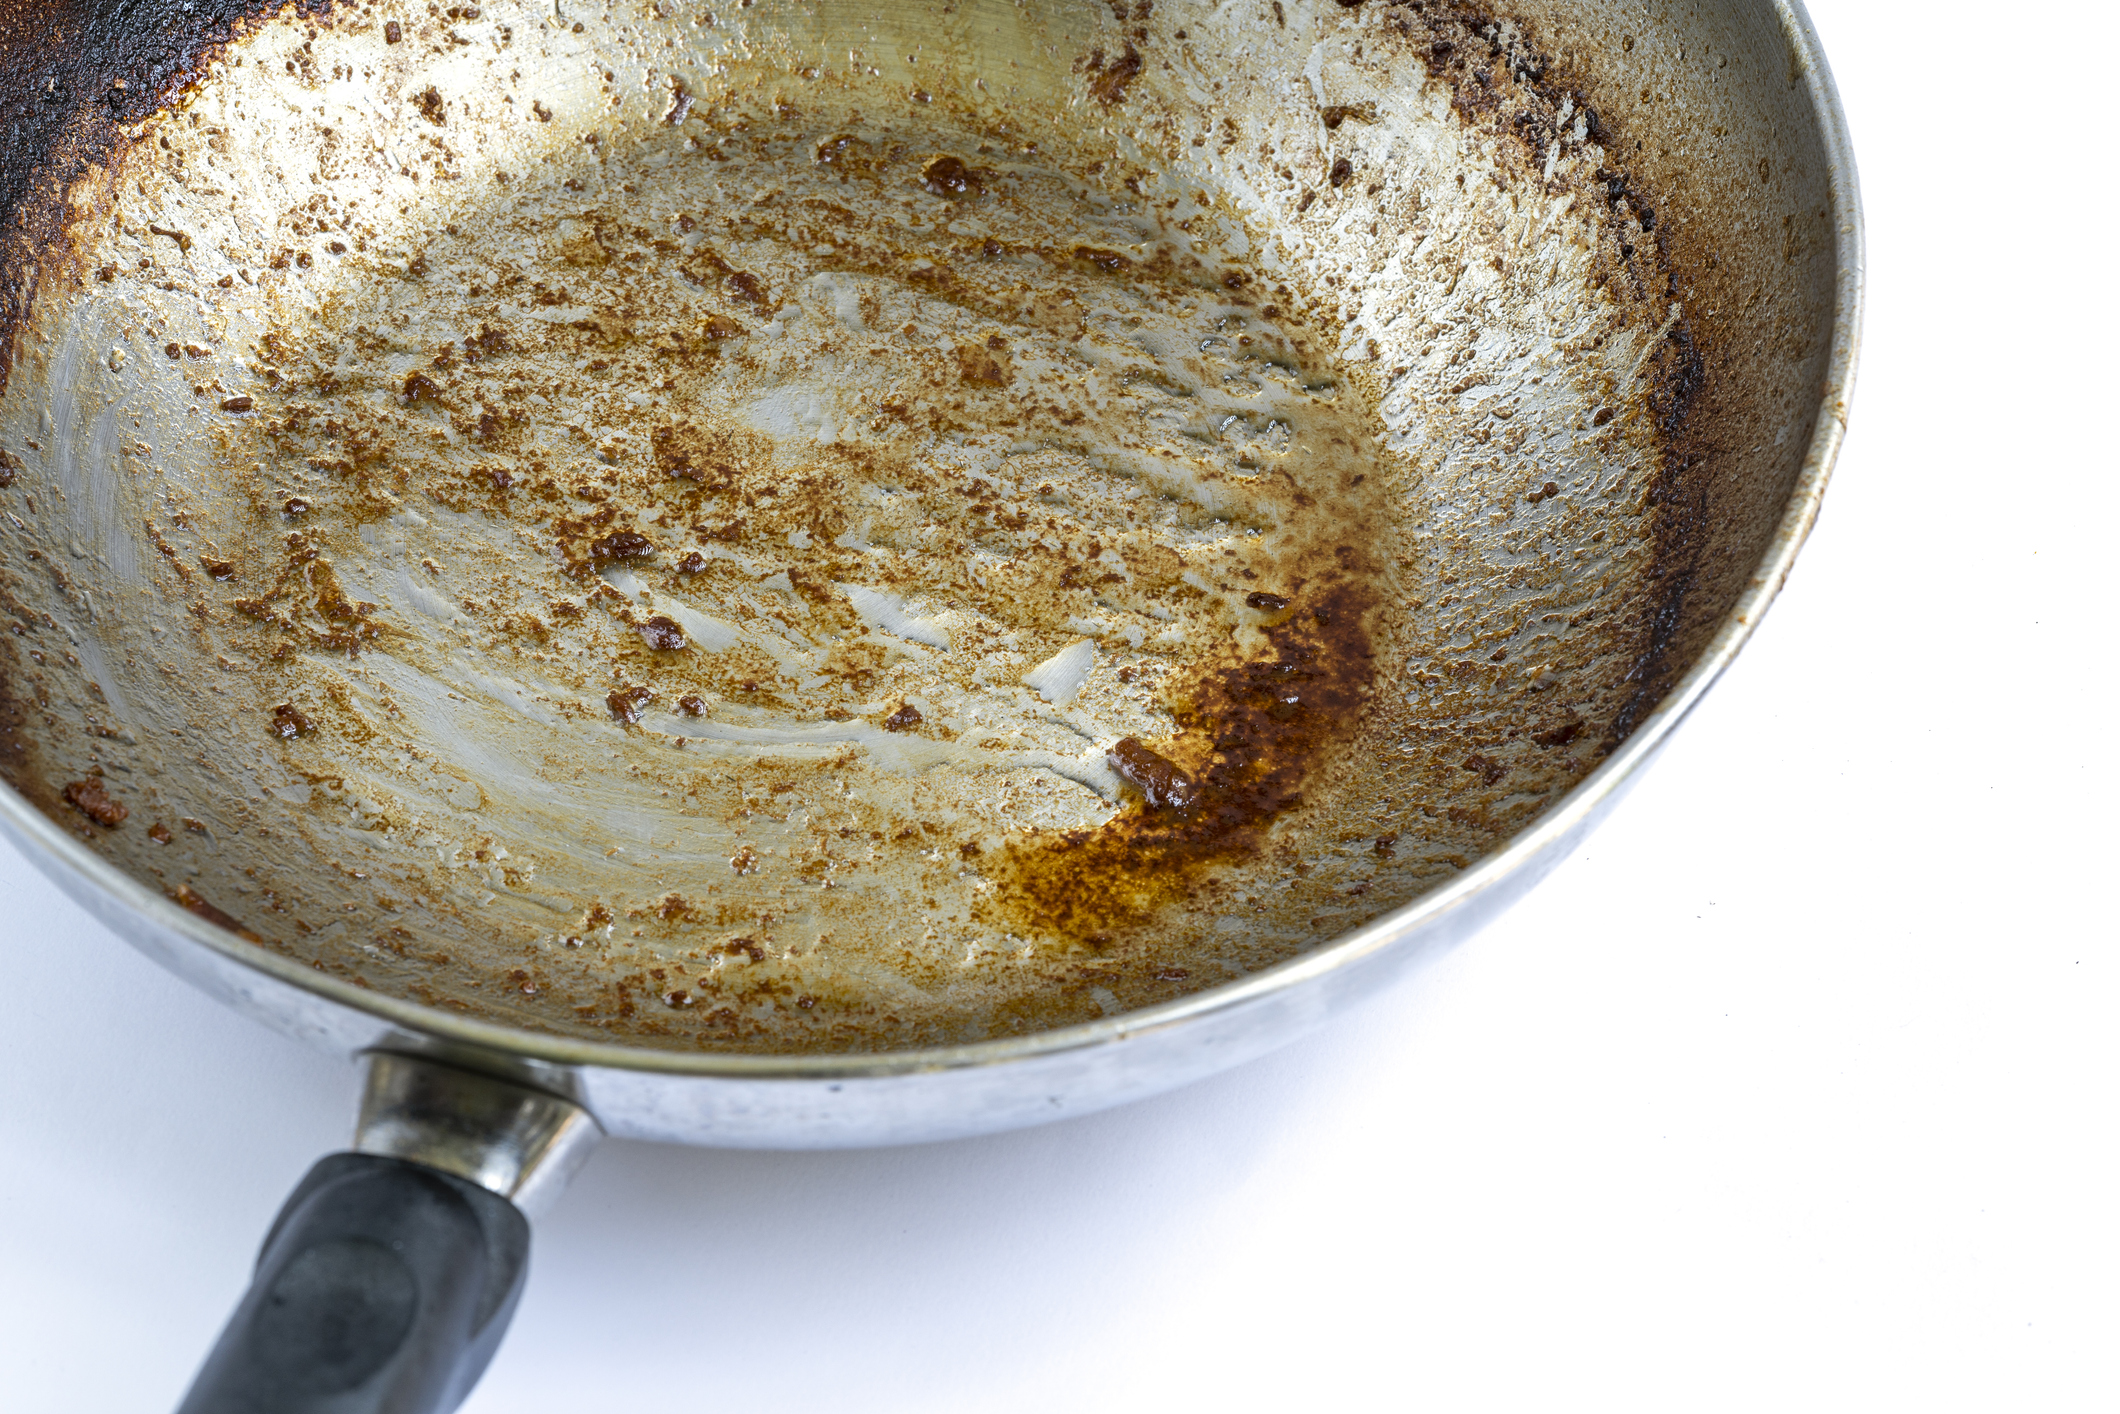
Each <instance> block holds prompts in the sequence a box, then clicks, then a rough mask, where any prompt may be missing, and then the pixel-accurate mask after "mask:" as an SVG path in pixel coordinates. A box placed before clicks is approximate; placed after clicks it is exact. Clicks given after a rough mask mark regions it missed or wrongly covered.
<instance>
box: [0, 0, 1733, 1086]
mask: <svg viewBox="0 0 2120 1414" xmlns="http://www.w3.org/2000/svg"><path fill="white" fill-rule="evenodd" d="M387 8H388V7H381V8H376V9H363V10H359V11H354V10H340V11H337V12H336V13H334V14H333V15H332V16H331V20H330V23H328V24H327V23H320V22H318V21H317V20H316V19H314V18H304V17H303V16H301V15H300V14H297V13H294V12H288V13H286V14H283V15H281V16H280V17H278V18H273V19H268V20H265V21H261V22H260V23H259V24H258V25H257V26H255V28H254V29H253V30H252V31H250V32H249V33H248V34H246V36H245V37H244V38H243V39H242V40H240V41H239V42H238V43H236V44H235V45H233V46H231V48H230V49H229V51H228V52H227V53H226V54H224V55H223V56H222V57H221V60H220V62H219V63H218V64H217V65H216V66H215V68H214V70H213V72H212V73H211V75H210V76H209V77H208V78H206V79H205V80H204V81H203V82H202V83H200V84H199V85H198V86H197V87H196V88H195V89H193V90H192V91H191V92H189V93H188V94H187V95H186V96H185V97H184V99H183V101H182V102H181V103H180V104H178V105H177V106H175V107H173V108H172V109H171V110H170V111H168V112H166V113H165V114H163V115H161V116H159V117H157V118H155V119H153V120H151V121H150V122H149V123H148V124H146V125H145V126H144V127H143V129H142V130H141V131H140V133H139V134H138V135H137V137H136V139H135V140H134V141H133V142H132V143H131V144H130V145H129V146H128V147H127V148H126V149H125V150H124V151H123V152H122V153H121V154H119V155H118V156H117V157H116V158H115V159H114V161H113V163H112V164H111V165H110V167H108V168H107V169H106V170H103V171H100V172H98V173H96V174H94V175H93V176H91V177H90V178H89V179H86V180H85V181H84V182H83V183H81V184H80V187H79V189H78V191H77V192H76V193H75V195H74V197H73V200H74V201H75V205H76V208H77V211H78V213H79V214H78V216H77V219H76V220H75V222H74V224H73V226H72V228H71V241H72V244H71V246H70V248H69V249H68V251H67V252H66V253H65V255H66V258H65V260H64V261H63V262H58V263H56V264H54V265H53V267H52V269H51V270H50V271H49V272H48V274H47V277H46V286H45V288H44V289H43V290H41V291H40V295H39V298H38V300H37V303H36V305H35V308H34V312H33V315H32V318H31V321H30V323H29V325H28V326H27V327H26V328H25V329H24V331H23V332H22V335H21V337H20V339H19V342H18V353H17V357H16V361H15V365H14V370H13V374H12V376H11V378H10V381H9V383H8V385H7V387H6V390H5V394H4V399H0V428H4V429H5V431H4V434H0V440H4V445H5V448H6V451H7V461H6V467H7V476H8V479H9V481H10V483H11V486H10V489H9V490H8V492H7V493H6V494H7V495H8V496H9V497H10V498H12V499H13V500H16V501H19V502H20V503H21V504H20V506H19V507H18V508H15V509H16V515H15V517H14V519H15V521H16V526H17V527H18V528H19V533H18V534H15V535H12V536H10V537H8V538H7V539H6V540H5V543H4V546H0V555H4V557H5V567H6V574H7V583H8V590H7V594H8V602H7V606H6V607H7V610H8V612H9V613H10V614H11V615H12V618H13V627H14V628H15V632H14V634H13V635H12V636H11V640H10V645H9V646H10V648H11V649H12V651H13V653H14V661H13V663H12V666H10V667H9V668H8V670H7V679H6V691H7V693H8V694H9V706H8V710H9V711H10V712H11V714H12V717H13V720H14V722H15V724H16V727H17V731H16V736H15V744H16V746H17V748H18V749H17V750H16V752H15V754H14V755H13V756H12V757H11V759H10V760H9V762H8V770H9V774H10V781H11V783H12V784H13V785H14V786H15V787H16V788H17V789H18V790H20V791H22V792H24V793H25V794H26V795H28V796H30V797H31V798H32V799H34V800H37V801H39V802H40V803H41V804H43V805H45V806H46V808H47V809H48V810H49V811H50V812H51V813H53V815H54V816H55V817H56V818H59V819H62V820H64V821H66V822H68V823H69V825H70V826H72V827H74V828H77V829H78V831H79V832H80V834H81V835H82V836H83V838H85V839H88V840H90V841H92V842H93V843H94V845H95V846H96V847H97V848H98V849H99V850H101V851H103V852H105V853H106V854H107V855H109V856H110V857H111V858H113V859H115V860H116V861H118V862H119V863H120V864H121V865H122V866H123V867H125V868H127V869H129V870H131V871H133V872H134V873H136V874H138V875H140V876H142V877H145V878H149V879H152V880H153V881H155V882H156V883H157V884H158V885H159V886H160V887H162V888H164V889H165V890H166V891H168V892H169V893H170V894H171V895H172V896H174V897H176V898H178V899H179V900H180V901H181V902H183V903H185V904H186V905H187V906H189V907H191V908H193V909H194V910H195V911H199V912H202V913H205V914H206V915H207V916H209V917H213V918H215V919H217V920H220V921H222V922H224V923H225V924H226V925H227V926H230V927H234V928H237V929H240V930H242V931H243V932H245V933H246V934H247V935H249V936H251V937H252V938H254V939H255V940H257V941H258V942H259V943H260V944H261V945H263V946H267V947H271V948H275V949H278V950H281V951H283V952H286V953H289V954H291V955H293V956H295V957H298V958H301V959H303V960H306V961H309V962H312V963H313V964H314V965H315V966H317V967H318V968H320V969H323V970H325V971H328V972H332V973H335V974H339V975H342V976H347V977H350V978H352V979H354V980H356V981H357V982H358V983H360V984H361V985H363V986H368V987H372V988H375V989H378V990H381V991H386V992H390V993H393V994H398V995H403V996H408V997H412V998H415V999H418V1000H421V1001H425V1002H428V1003H431V1004H434V1005H438V1006H444V1007H449V1008H453V1009H456V1010H459V1011H464V1012H469V1013H472V1014H476V1015H479V1016H483V1017H487V1018H491V1019H496V1020H503V1021H508V1022H512V1023H516V1024H520V1025H523V1026H526V1027H531V1028H536V1029H543V1030H549V1031H559V1032H566V1033H574V1034H592V1035H600V1036H617V1037H621V1038H625V1039H629V1040H637V1041H640V1042H642V1043H644V1044H656V1045H669V1046H684V1047H691V1046H704V1047H720V1048H731V1049H754V1050H811V1049H814V1050H860V1049H872V1048H884V1047H896V1046H907V1045H916V1044H931V1043H935V1042H940V1041H957V1040H968V1039H976V1038H980V1037H985V1036H991V1035H1000V1034H1008V1033H1010V1032H1015V1031H1023V1030H1031V1029H1039V1028H1043V1027H1047V1026H1052V1025H1056V1024H1063V1023H1066V1022H1071V1021H1076V1020H1081V1019H1086V1018H1089V1017H1094V1016H1097V1015H1100V1014H1108V1013H1110V1012H1112V1011H1116V1010H1122V1009H1125V1008H1129V1007H1134V1006H1138V1005H1142V1004H1144V1003H1147V1002H1152V1001H1156V1000H1162V999H1165V998H1168V997H1171V996H1175V995H1179V994H1181V993H1184V992H1186V991H1190V990H1194V989H1198V988H1200V987H1203V986H1209V985H1213V984H1216V983H1220V982H1223V981H1226V980H1229V979H1231V978H1233V977H1237V976H1241V975H1244V974H1245V973H1247V972H1250V971H1252V970H1255V969H1257V968H1259V967H1262V966H1266V965H1270V964H1272V963H1274V962H1277V961H1280V960H1283V959H1285V958H1287V957H1290V956H1293V955H1296V954H1297V953H1300V952H1301V951H1303V950H1304V949H1306V948H1309V947H1311V946H1314V945H1315V944H1317V943H1319V942H1321V941H1324V940H1326V939H1328V938H1330V937H1332V936H1334V935H1336V934H1338V933H1340V932H1342V931H1344V930H1345V929H1347V928H1348V927H1351V926H1353V925H1356V924H1358V923H1360V922H1363V921H1365V920H1367V919H1368V918H1371V917H1374V916H1376V915H1377V914H1379V913H1381V912H1383V911H1386V910H1388V909H1391V908H1394V907H1397V906H1398V905H1400V904H1402V903H1404V902H1406V901H1408V900H1409V899H1411V898H1414V897H1416V896H1418V895H1419V894H1420V893H1421V892H1423V891H1424V890H1426V889H1429V888H1431V887H1433V886H1435V885H1436V884H1437V883H1439V882H1441V881H1443V880H1446V879H1448V878H1450V877H1452V876H1454V875H1455V873H1456V872H1457V871H1459V870H1461V869H1463V868H1465V867H1466V866H1467V865H1468V864H1469V863H1470V862H1471V861H1472V860H1474V859H1476V858H1477V857H1479V856H1480V855H1481V854H1483V853H1485V852H1487V851H1489V850H1491V849H1493V848H1494V847H1496V846H1497V845H1498V844H1499V843H1500V842H1501V841H1503V840H1505V839H1506V838H1507V837H1508V835H1509V834H1510V833H1512V832H1513V831H1514V830H1515V829H1517V828H1520V827H1521V826H1522V825H1523V824H1524V823H1526V822H1527V821H1529V820H1530V819H1531V818H1533V817H1534V816H1535V815H1536V814H1537V812H1538V811H1539V810H1541V809H1543V808H1544V807H1545V806H1546V805H1547V804H1548V803H1550V802H1551V801H1552V800H1553V799H1554V798H1556V797H1557V795H1558V794H1559V793H1561V792H1563V791H1565V789H1566V788H1567V787H1568V786H1570V785H1572V784H1573V783H1574V782H1575V781H1577V780H1579V779H1580V778H1581V777H1582V776H1583V775H1584V774H1585V773H1587V772H1588V771H1589V770H1590V769H1591V768H1592V767H1593V766H1594V765H1595V764H1596V763H1597V761H1598V760H1599V759H1600V758H1601V756H1602V754H1603V752H1604V751H1606V750H1608V749H1609V748H1610V746H1611V745H1612V744H1613V743H1614V742H1616V741H1617V740H1619V739H1620V738H1621V737H1622V736H1623V735H1624V733H1625V731H1626V730H1627V726H1628V722H1629V714H1630V713H1638V711H1639V710H1640V702H1641V694H1642V688H1641V683H1640V681H1639V680H1638V674H1639V672H1640V669H1641V666H1642V664H1643V662H1644V661H1645V653H1646V652H1647V649H1646V647H1645V645H1646V644H1647V643H1648V641H1649V639H1648V635H1649V634H1650V633H1651V632H1652V626H1651V625H1650V624H1649V623H1648V622H1647V617H1646V615H1645V611H1644V607H1643V606H1644V605H1645V604H1646V603H1648V602H1649V600H1650V598H1651V594H1650V591H1649V589H1648V588H1647V587H1646V586H1648V585H1649V583H1650V581H1651V580H1652V579H1653V577H1654V575H1655V573H1656V566H1657V563H1658V555H1659V549H1658V542H1657V538H1656V529H1657V527H1656V516H1655V513H1654V510H1653V507H1652V505H1651V500H1650V491H1651V489H1652V486H1653V484H1654V482H1655V479H1656V477H1657V476H1658V474H1659V472H1660V471H1661V470H1662V468H1663V467H1664V466H1665V464H1666V461H1665V458H1666V454H1667V452H1668V447H1667V445H1666V444H1667V441H1668V436H1667V434H1666V432H1664V431H1660V429H1659V418H1660V416H1663V415H1664V414H1665V413H1667V412H1668V407H1665V406H1661V405H1659V403H1658V401H1657V400H1658V396H1659V389H1665V390H1668V388H1669V387H1670V385H1671V382H1672V380H1673V379H1674V378H1682V377H1685V376H1693V375H1692V372H1689V370H1690V369H1691V368H1692V366H1691V365H1689V364H1688V363H1687V358H1688V357H1689V355H1688V353H1687V346H1686V344H1685V329H1684V320H1683V311H1682V310H1681V308H1680V306H1679V305H1678V303H1677V302H1675V301H1674V300H1672V299H1671V297H1670V284H1669V278H1668V272H1667V271H1664V270H1662V269H1661V267H1659V265H1658V261H1659V260H1661V259H1663V258H1664V257H1663V255H1662V253H1661V249H1660V247H1659V246H1658V243H1657V240H1656V238H1655V237H1654V235H1653V234H1652V233H1651V231H1650V230H1649V229H1648V227H1647V225H1645V222H1644V214H1643V212H1642V211H1639V210H1636V209H1634V208H1633V207H1631V206H1630V205H1629V204H1628V202H1626V201H1624V200H1620V201H1615V200H1613V199H1612V198H1611V194H1610V192H1609V191H1608V190H1607V186H1606V182H1607V176H1608V163H1607V154H1606V148H1605V145H1604V139H1603V137H1602V136H1601V135H1600V134H1597V133H1595V132H1594V131H1593V127H1594V120H1593V118H1592V116H1591V115H1590V114H1589V113H1588V111H1587V110H1586V108H1585V107H1584V106H1583V105H1582V104H1580V102H1579V101H1578V95H1577V94H1576V93H1575V92H1574V91H1573V90H1569V89H1564V88H1562V87H1560V86H1558V85H1545V86H1541V85H1540V83H1539V82H1537V81H1536V77H1535V74H1534V72H1533V68H1532V66H1530V65H1529V64H1528V63H1525V64H1522V65H1519V64H1517V60H1516V58H1515V57H1511V56H1521V55H1530V54H1532V53H1533V50H1532V49H1531V48H1530V47H1529V46H1530V45H1531V43H1532V41H1531V39H1529V38H1527V37H1526V36H1524V35H1523V34H1521V33H1519V32H1517V31H1515V30H1513V29H1512V30H1510V31H1509V32H1508V33H1506V34H1504V33H1503V32H1502V30H1501V29H1500V28H1498V27H1495V26H1492V25H1487V26H1485V27H1482V26H1480V25H1476V24H1474V23H1473V22H1471V21H1467V20H1460V19H1452V18H1448V17H1445V18H1433V17H1431V18H1425V19H1420V18H1419V17H1415V18H1414V19H1409V18H1403V17H1407V16H1413V12H1411V11H1400V10H1394V11H1393V12H1392V13H1393V14H1396V15H1399V16H1401V17H1402V18H1401V19H1400V20H1398V21H1397V22H1396V23H1397V28H1395V29H1394V28H1392V27H1391V25H1390V24H1387V23H1385V21H1384V20H1383V19H1380V18H1379V16H1378V15H1375V14H1369V13H1366V12H1363V11H1359V10H1355V9H1350V8H1346V7H1340V6H1333V5H1320V6H1303V5H1297V4H1293V3H1291V4H1290V5H1289V6H1287V7H1286V8H1285V9H1284V7H1282V6H1273V7H1271V8H1270V9H1261V10H1259V12H1258V13H1257V14H1252V13H1250V12H1249V11H1248V10H1247V11H1246V12H1245V13H1243V14H1241V15H1239V14H1237V13H1235V10H1233V9H1232V8H1231V7H1219V8H1217V7H1207V6H1196V7H1191V6H1184V5H1177V4H1170V5H1160V4H1159V5H1157V6H1156V7H1154V9H1153V11H1151V9H1150V7H1149V6H1146V5H1143V6H1140V7H1138V10H1139V13H1138V14H1137V13H1136V12H1135V11H1133V10H1127V11H1125V13H1124V14H1123V15H1120V14H1119V13H1118V9H1117V8H1115V7H1098V8H1090V7H1082V8H1079V9H1071V8H1068V7H1065V6H1058V7H1047V8H1044V9H1040V10H1036V11H1026V10H1021V9H1019V8H1018V7H1016V6H1013V5H1001V4H986V5H978V4H968V5H963V6H960V7H954V8H953V9H951V10H949V11H947V12H943V13H938V14H927V13H926V12H921V13H919V14H913V13H908V14H907V15H906V16H905V17H904V18H903V19H902V20H898V21H885V20H882V19H879V18H878V17H877V16H875V15H873V14H870V13H868V12H865V11H864V12H858V13H857V12H856V11H854V10H853V9H851V8H846V7H835V6H832V5H824V6H817V7H810V8H808V9H806V10H804V11H801V12H797V11H795V10H793V9H781V8H776V7H773V6H768V5H758V6H755V7H750V8H741V9H739V8H735V7H731V9H730V12H729V13H728V14H727V15H716V16H714V17H708V18H702V16H703V15H704V12H701V13H700V14H697V15H694V14H687V15H684V16H679V17H674V18H665V17H663V15H662V12H661V10H660V9H658V8H649V9H640V10H632V9H627V10H623V11H621V10H611V11H605V12H599V13H598V14H597V15H595V16H593V17H592V16H586V15H585V16H583V17H581V18H579V19H568V18H555V14H556V12H555V11H553V10H552V9H550V8H549V7H544V6H527V7H519V6H516V5H512V4H507V3H502V4H492V5H484V6H480V7H476V8H463V7H459V8H458V9H453V10H450V11H449V12H448V13H447V14H446V15H443V14H439V13H433V14H425V13H420V14H416V13H414V12H413V11H412V10H410V9H407V10H406V11H404V12H403V13H402V14H397V15H395V16H393V15H392V14H389V13H386V10H387ZM1240 8H1241V7H1240ZM1372 8H1377V9H1381V7H1372ZM960 11H961V13H960ZM1276 15H1278V16H1279V20H1278V22H1277V21H1276ZM1415 19H1419V22H1418V23H1415ZM887 25H896V26H897V28H896V29H891V28H887V27H886V26H887ZM1291 25H1293V27H1294V30H1293V32H1294V33H1295V34H1296V35H1297V36H1298V39H1297V40H1291V39H1290V38H1289V36H1290V34H1291ZM1423 26H1425V28H1424V27H1423ZM1438 27H1441V28H1438ZM850 37H851V38H850ZM826 40H829V41H830V42H829V43H826V42H825V41H826ZM1439 44H1450V45H1457V44H1463V45H1467V46H1479V45H1484V46H1486V47H1487V48H1488V49H1491V50H1492V51H1493V52H1494V53H1496V54H1498V55H1501V56H1503V59H1504V60H1505V61H1506V62H1503V63H1502V64H1501V65H1500V66H1499V67H1490V68H1489V69H1488V70H1487V71H1486V77H1485V78H1484V79H1483V80H1481V82H1482V83H1484V84H1486V85H1487V87H1488V88H1489V89H1490V90H1491V89H1492V88H1493V86H1494V85H1495V84H1497V83H1499V84H1501V85H1502V86H1503V87H1504V88H1506V89H1509V90H1511V93H1510V97H1511V101H1512V102H1513V103H1514V104H1515V107H1514V108H1513V109H1508V110H1505V111H1503V112H1499V113H1488V112H1486V111H1485V110H1482V109H1480V108H1479V107H1477V106H1476V105H1472V104H1468V103H1467V102H1466V101H1465V94H1464V92H1463V91H1462V89H1463V86H1464V85H1465V84H1468V83H1471V82H1472V80H1471V79H1470V78H1467V77H1465V76H1464V74H1463V73H1462V72H1461V68H1462V66H1460V67H1459V68H1453V67H1451V63H1450V62H1449V61H1447V60H1446V59H1444V58H1439V57H1438V55H1439V53H1441V51H1439V50H1438V49H1437V45H1439ZM1497 74H1499V75H1500V77H1499V78H1497V77H1496V75H1497ZM1509 112H1528V113H1532V114H1535V115H1536V117H1537V122H1538V127H1537V134H1536V140H1535V141H1532V140H1527V139H1526V137H1525V135H1524V131H1523V129H1524V124H1522V123H1518V124H1516V126H1515V128H1514V129H1513V130H1512V128H1511V127H1510V125H1509V123H1508V122H1507V121H1505V118H1506V115H1507V113H1509ZM1665 424H1666V426H1667V427H1668V418H1665Z"/></svg>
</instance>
